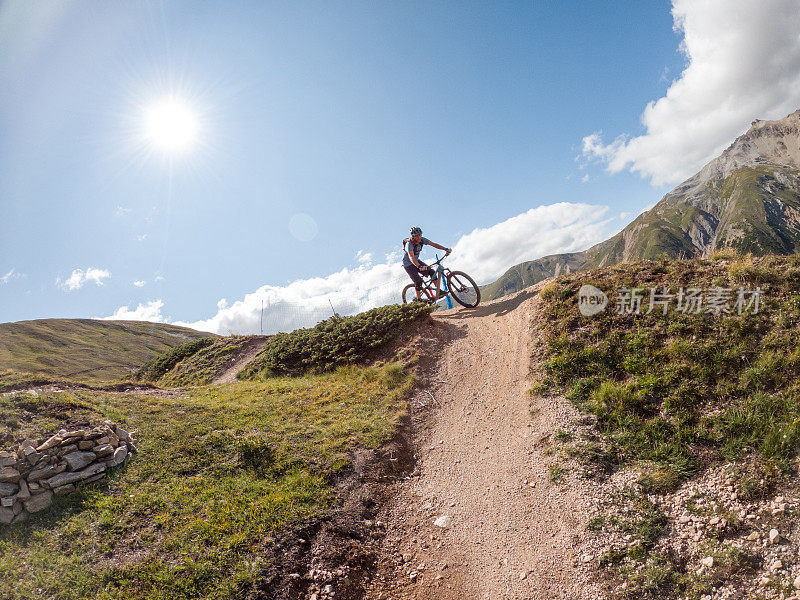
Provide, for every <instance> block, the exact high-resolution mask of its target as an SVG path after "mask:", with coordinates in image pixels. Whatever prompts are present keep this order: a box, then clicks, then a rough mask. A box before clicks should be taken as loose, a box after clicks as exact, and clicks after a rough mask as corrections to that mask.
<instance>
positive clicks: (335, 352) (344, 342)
mask: <svg viewBox="0 0 800 600" xmlns="http://www.w3.org/2000/svg"><path fill="white" fill-rule="evenodd" d="M431 310H433V309H432V307H430V306H428V305H426V304H422V303H413V304H403V305H399V304H394V305H391V306H382V307H380V308H373V309H372V310H368V311H366V312H363V313H361V314H358V315H355V316H353V317H338V316H337V317H332V318H330V319H327V320H325V321H323V322H322V323H319V324H318V325H316V326H315V327H312V328H310V329H298V330H296V331H292V332H291V333H279V334H277V335H275V336H273V337H272V338H270V339H269V341H267V343H266V346H265V350H264V357H263V359H262V363H261V371H262V373H266V374H273V375H278V374H290V375H300V374H302V373H305V372H317V373H320V372H325V371H332V370H333V369H335V368H336V367H337V366H340V365H345V364H354V363H358V362H361V361H363V360H364V359H366V358H367V356H368V355H369V353H370V352H373V351H375V350H376V349H378V348H380V347H381V346H383V345H385V344H386V343H388V342H390V341H391V340H393V339H395V338H396V337H397V336H398V335H399V334H400V332H401V330H402V328H403V326H405V325H407V324H408V323H411V322H412V321H415V320H416V319H419V318H421V317H424V316H426V315H429V314H430V312H431ZM257 375H259V373H256V372H254V370H250V371H248V373H246V374H242V376H243V377H248V378H253V377H256V376H257Z"/></svg>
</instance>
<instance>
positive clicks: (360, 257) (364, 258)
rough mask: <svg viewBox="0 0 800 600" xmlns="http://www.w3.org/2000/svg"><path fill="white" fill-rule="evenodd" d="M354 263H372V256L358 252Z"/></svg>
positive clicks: (368, 253) (361, 251)
mask: <svg viewBox="0 0 800 600" xmlns="http://www.w3.org/2000/svg"><path fill="white" fill-rule="evenodd" d="M356 262H358V263H361V264H364V263H369V262H372V254H371V253H370V252H364V251H363V250H359V251H358V252H356Z"/></svg>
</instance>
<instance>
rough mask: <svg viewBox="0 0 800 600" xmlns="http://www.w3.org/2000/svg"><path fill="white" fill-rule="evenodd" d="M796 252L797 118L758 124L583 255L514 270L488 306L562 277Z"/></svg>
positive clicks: (492, 289) (493, 290) (489, 292)
mask: <svg viewBox="0 0 800 600" xmlns="http://www.w3.org/2000/svg"><path fill="white" fill-rule="evenodd" d="M724 247H731V248H733V249H734V250H736V251H737V252H740V253H748V252H750V253H752V254H755V255H765V254H796V253H798V252H800V110H796V111H794V112H792V113H790V114H789V115H787V116H786V117H784V118H783V119H778V120H775V121H765V120H755V121H753V122H752V123H751V125H750V128H749V129H748V130H747V131H746V132H745V133H743V134H742V135H740V136H738V137H737V138H736V139H735V140H734V141H733V142H732V143H731V144H730V145H729V146H728V147H727V148H726V149H725V150H724V151H723V152H722V154H720V155H719V156H718V157H716V158H714V159H713V160H711V161H709V162H708V163H707V164H706V165H704V166H703V167H702V168H701V169H700V170H699V171H698V172H697V173H696V174H695V175H693V176H691V177H689V178H688V179H686V180H685V181H684V182H683V183H681V184H680V185H678V186H676V187H675V188H674V189H673V190H672V191H670V192H668V193H667V194H666V195H664V197H663V198H662V199H661V200H660V201H659V202H658V203H657V204H656V205H655V206H654V207H653V208H651V209H650V210H648V211H645V212H643V213H642V214H640V215H639V216H637V217H636V218H635V219H634V220H633V221H632V222H631V223H629V224H628V225H627V226H626V227H625V228H624V229H623V230H622V231H620V232H619V233H617V234H616V235H614V236H612V237H610V238H609V239H607V240H604V241H602V242H600V243H598V244H595V245H594V246H592V247H590V248H588V249H586V250H583V251H580V252H571V253H564V254H554V255H549V256H545V257H542V258H539V259H536V260H532V261H527V262H524V263H520V264H518V265H514V266H513V267H511V268H510V269H508V270H507V271H506V272H505V273H504V274H503V275H502V276H501V277H500V278H498V279H497V280H496V281H494V282H492V283H490V284H488V285H486V286H484V287H483V294H484V296H485V297H486V298H487V299H489V300H491V299H494V298H498V297H500V296H503V295H506V294H510V293H513V292H517V291H519V290H521V289H523V288H524V287H527V286H529V285H533V284H534V283H537V282H539V281H541V280H543V279H547V278H548V277H553V276H555V275H558V274H560V272H561V271H562V270H566V269H569V270H571V271H575V270H583V269H586V268H591V267H602V266H606V265H609V264H616V263H619V262H628V261H632V260H653V259H656V258H660V257H662V256H667V257H669V258H689V257H693V256H701V257H706V256H708V255H710V254H711V252H713V251H714V250H716V249H718V248H724Z"/></svg>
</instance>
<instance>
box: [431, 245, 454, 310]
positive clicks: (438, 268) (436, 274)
mask: <svg viewBox="0 0 800 600" xmlns="http://www.w3.org/2000/svg"><path fill="white" fill-rule="evenodd" d="M445 258H447V255H446V254H445V255H444V256H443V257H442V258H437V260H436V262H434V263H431V264H429V265H428V266H429V267H430V268H431V269H433V275H430V276H428V278H427V283H428V284H429V285H434V281H436V280H437V279H438V281H439V286H440V287H439V289H440V290H443V291H444V292H446V293H445V295H444V301H445V304H446V305H447V308H453V301H452V300H451V299H450V290H448V289H447V274H448V273H450V269H448V268H447V267H445V266H444V265H443V264H442V261H443V260H444V259H445Z"/></svg>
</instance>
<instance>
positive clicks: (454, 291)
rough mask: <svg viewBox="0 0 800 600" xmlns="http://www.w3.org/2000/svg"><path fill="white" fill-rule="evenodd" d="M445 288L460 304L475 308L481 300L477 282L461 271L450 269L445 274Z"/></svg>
mask: <svg viewBox="0 0 800 600" xmlns="http://www.w3.org/2000/svg"><path fill="white" fill-rule="evenodd" d="M412 287H413V286H412ZM447 289H448V290H450V295H451V296H453V299H454V300H455V301H456V302H458V303H459V304H460V305H461V306H466V307H467V308H475V307H476V306H478V303H480V301H481V290H480V288H479V287H478V284H476V283H475V280H473V279H472V277H470V276H469V275H467V274H466V273H464V272H462V271H452V272H451V273H450V274H449V275H448V276H447Z"/></svg>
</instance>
